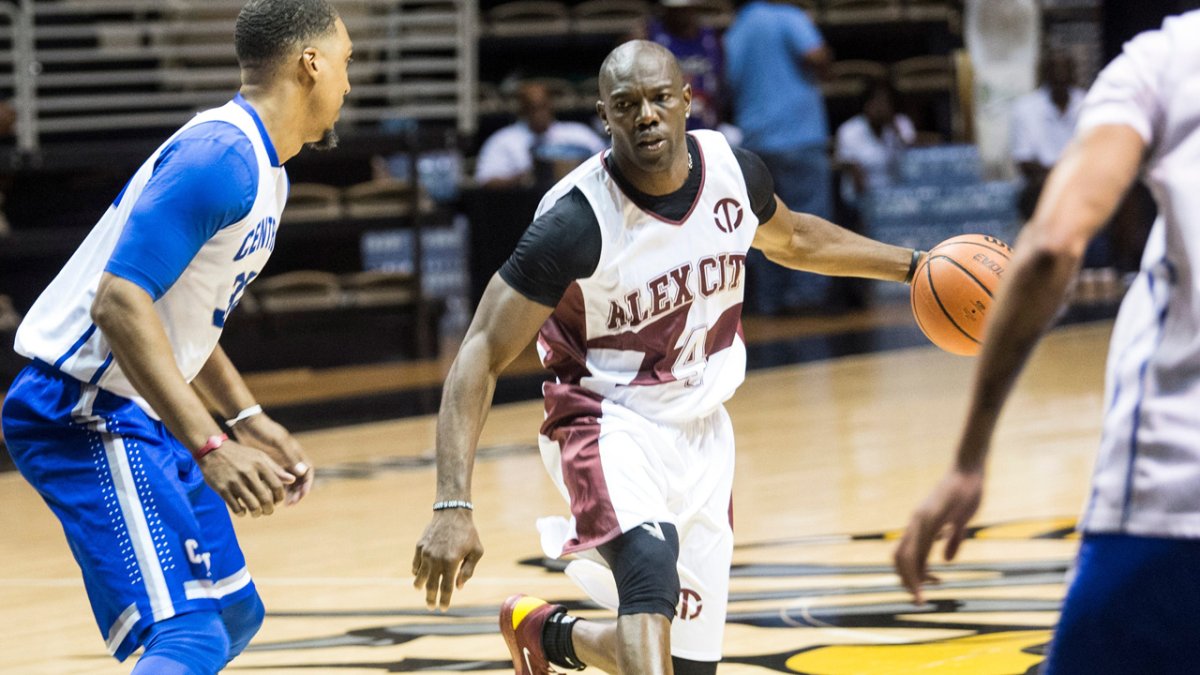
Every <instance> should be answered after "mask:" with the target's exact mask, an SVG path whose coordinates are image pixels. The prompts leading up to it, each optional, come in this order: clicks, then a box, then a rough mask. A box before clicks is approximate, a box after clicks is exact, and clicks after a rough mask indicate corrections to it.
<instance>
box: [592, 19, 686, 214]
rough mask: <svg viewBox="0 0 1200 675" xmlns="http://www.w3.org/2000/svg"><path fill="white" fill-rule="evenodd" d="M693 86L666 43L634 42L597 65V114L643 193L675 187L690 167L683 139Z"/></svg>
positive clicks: (624, 170)
mask: <svg viewBox="0 0 1200 675" xmlns="http://www.w3.org/2000/svg"><path fill="white" fill-rule="evenodd" d="M691 106H692V88H691V86H689V85H688V84H687V83H686V82H684V80H683V73H682V72H681V71H680V70H679V62H678V61H676V60H675V56H674V55H673V54H671V52H669V51H667V49H666V48H665V47H663V46H662V45H660V44H657V43H655V42H649V41H646V40H633V41H630V42H626V43H625V44H623V45H621V46H620V47H617V48H616V49H614V50H612V52H610V53H609V55H608V58H606V59H604V65H602V66H600V100H599V101H597V102H596V114H597V115H599V116H600V119H601V120H603V121H604V128H605V130H606V131H608V133H609V135H611V136H612V147H613V157H614V159H615V161H616V163H617V165H618V166H619V167H620V169H621V172H622V173H623V174H624V175H625V177H626V178H627V179H630V180H631V181H632V182H633V183H634V185H636V186H638V188H639V189H640V190H642V191H643V192H646V193H647V194H656V195H657V194H666V193H667V192H670V191H671V190H676V189H678V188H679V185H682V184H683V182H684V180H685V179H686V178H687V176H688V172H689V171H690V169H689V168H688V166H689V160H688V149H687V143H686V141H685V140H684V139H685V133H686V129H687V116H688V113H689V112H690V111H691Z"/></svg>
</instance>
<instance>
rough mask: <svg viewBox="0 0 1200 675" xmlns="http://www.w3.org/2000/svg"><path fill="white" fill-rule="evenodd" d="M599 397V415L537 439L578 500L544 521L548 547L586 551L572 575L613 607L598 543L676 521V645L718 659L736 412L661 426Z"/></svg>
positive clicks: (680, 652) (558, 552)
mask: <svg viewBox="0 0 1200 675" xmlns="http://www.w3.org/2000/svg"><path fill="white" fill-rule="evenodd" d="M598 405H599V412H600V415H599V416H598V417H588V418H583V419H581V420H579V421H578V422H576V423H573V424H570V425H567V426H563V427H559V428H557V429H555V430H553V431H552V432H551V435H550V436H549V437H547V436H541V437H539V441H540V445H541V451H542V461H543V462H545V464H546V470H547V471H548V472H549V473H550V477H551V478H552V479H553V480H554V482H555V484H556V485H557V486H558V488H559V490H560V491H561V492H562V493H563V496H564V497H565V498H566V499H567V502H568V503H569V504H570V507H571V520H570V522H569V523H565V522H563V521H562V519H553V520H551V519H544V520H543V521H542V522H539V529H540V530H541V532H542V541H543V548H544V549H546V552H547V554H548V555H550V556H551V557H560V556H562V555H565V554H569V553H578V554H580V556H581V558H582V560H580V561H577V562H576V563H572V565H571V566H572V568H574V569H573V573H571V576H572V578H573V579H575V580H576V581H577V582H579V583H580V585H581V586H583V587H584V590H585V591H587V592H588V594H589V595H591V596H592V598H593V599H594V600H596V601H597V602H599V603H600V604H601V605H605V606H608V607H612V608H615V606H616V597H617V595H616V588H615V583H614V582H613V580H612V574H611V573H609V572H608V571H607V569H603V570H600V569H599V568H598V567H596V564H595V563H600V562H602V561H601V560H600V557H599V555H598V554H596V553H595V552H594V551H592V550H591V549H594V548H595V547H596V546H599V545H600V544H603V543H605V542H608V541H611V540H612V539H615V538H616V537H617V536H619V535H621V534H622V533H624V532H628V531H629V530H632V529H633V528H635V527H638V526H639V525H641V524H642V523H646V522H664V523H671V524H673V525H675V527H676V529H677V530H678V531H679V540H680V547H679V564H678V567H679V580H680V584H681V591H680V602H679V605H678V606H677V607H676V614H677V616H676V618H675V621H674V622H673V623H672V628H671V653H672V654H673V655H674V656H677V657H679V658H685V659H691V660H695V661H716V660H719V659H720V658H721V639H722V635H723V634H724V629H725V613H726V606H727V604H728V596H729V566H730V562H731V559H732V556H733V529H732V526H731V524H730V515H731V513H730V510H731V507H730V499H731V492H732V489H733V469H734V442H733V425H732V424H731V422H730V420H729V415H728V414H727V413H726V412H725V408H724V407H720V408H718V409H717V410H716V411H715V412H713V413H712V414H710V415H708V416H707V417H703V418H700V419H698V420H695V421H692V422H687V423H684V424H662V423H657V422H652V421H650V420H647V419H646V418H644V417H642V416H640V415H638V414H637V413H635V412H633V411H631V410H629V409H628V408H625V407H623V406H620V405H617V404H615V403H611V402H609V401H604V402H602V403H599V404H598ZM554 520H557V521H558V522H559V526H555V524H554ZM584 561H590V562H584ZM598 572H602V574H599V573H598Z"/></svg>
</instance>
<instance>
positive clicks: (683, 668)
mask: <svg viewBox="0 0 1200 675" xmlns="http://www.w3.org/2000/svg"><path fill="white" fill-rule="evenodd" d="M671 665H672V666H674V668H675V675H716V674H717V662H716V661H691V660H689V659H681V658H679V657H678V656H672V657H671Z"/></svg>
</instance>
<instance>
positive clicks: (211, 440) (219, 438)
mask: <svg viewBox="0 0 1200 675" xmlns="http://www.w3.org/2000/svg"><path fill="white" fill-rule="evenodd" d="M227 440H229V436H228V435H227V434H217V435H215V436H209V437H208V440H207V441H205V442H204V445H202V446H200V448H199V449H198V450H196V451H195V452H193V453H192V457H195V458H196V461H200V458H202V457H204V456H205V455H207V454H208V453H210V452H212V451H213V450H216V449H217V448H219V447H221V446H222V445H224V444H225V441H227Z"/></svg>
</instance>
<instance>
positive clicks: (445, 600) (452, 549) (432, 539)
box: [412, 509, 483, 612]
mask: <svg viewBox="0 0 1200 675" xmlns="http://www.w3.org/2000/svg"><path fill="white" fill-rule="evenodd" d="M482 557H483V544H482V543H481V542H480V541H479V533H478V532H476V531H475V521H474V520H473V519H472V518H471V512H470V511H468V510H465V509H447V510H445V511H435V512H434V514H433V520H432V521H431V522H430V523H429V527H426V528H425V534H424V535H422V536H421V540H420V541H419V542H417V551H416V554H415V555H414V556H413V564H412V573H413V576H414V577H415V579H413V588H416V589H417V590H421V588H424V589H425V606H426V607H428V608H429V609H430V610H433V609H439V610H441V611H443V612H444V611H446V610H448V609H450V596H452V595H453V594H454V591H455V589H459V588H462V587H463V585H464V584H466V583H467V580H468V579H470V578H471V576H472V575H474V574H475V563H477V562H479V559H480V558H482ZM439 596H440V597H439Z"/></svg>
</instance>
